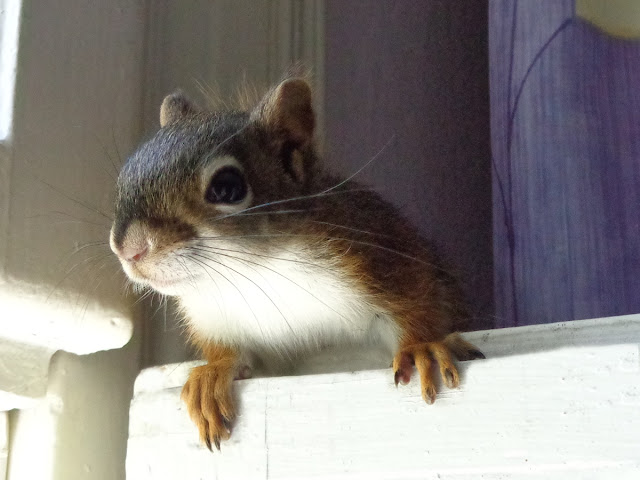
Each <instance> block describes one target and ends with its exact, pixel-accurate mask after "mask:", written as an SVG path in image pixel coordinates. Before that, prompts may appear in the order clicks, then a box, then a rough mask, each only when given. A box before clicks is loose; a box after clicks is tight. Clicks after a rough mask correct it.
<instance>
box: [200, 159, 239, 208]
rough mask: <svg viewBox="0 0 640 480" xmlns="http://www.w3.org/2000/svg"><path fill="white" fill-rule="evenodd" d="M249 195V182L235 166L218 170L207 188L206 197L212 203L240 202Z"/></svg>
mask: <svg viewBox="0 0 640 480" xmlns="http://www.w3.org/2000/svg"><path fill="white" fill-rule="evenodd" d="M246 196H247V184H246V182H245V181H244V178H243V176H242V173H241V172H240V170H238V169H237V168H235V167H225V168H222V169H220V170H218V171H217V172H216V173H215V175H214V176H213V178H212V179H211V182H210V183H209V187H208V188H207V192H206V194H205V198H206V199H207V201H208V202H211V203H238V202H241V201H242V200H244V197H246Z"/></svg>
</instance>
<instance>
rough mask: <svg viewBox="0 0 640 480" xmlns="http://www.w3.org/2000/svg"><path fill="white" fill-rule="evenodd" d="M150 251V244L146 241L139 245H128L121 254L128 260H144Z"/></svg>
mask: <svg viewBox="0 0 640 480" xmlns="http://www.w3.org/2000/svg"><path fill="white" fill-rule="evenodd" d="M148 251H149V245H148V244H147V243H146V242H145V243H144V244H138V245H126V246H124V247H122V249H121V250H120V256H121V257H122V258H123V259H125V260H126V261H127V262H132V263H134V262H139V261H140V260H142V259H143V258H144V257H145V255H146V254H147V252H148Z"/></svg>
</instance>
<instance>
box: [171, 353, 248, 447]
mask: <svg viewBox="0 0 640 480" xmlns="http://www.w3.org/2000/svg"><path fill="white" fill-rule="evenodd" d="M232 383H233V371H232V369H230V368H221V367H220V366H219V365H216V364H208V365H202V366H199V367H195V368H194V369H193V370H192V371H191V373H190V374H189V379H188V380H187V383H185V385H184V388H183V389H182V400H183V401H184V402H185V403H186V405H187V410H188V411H189V416H190V417H191V419H192V420H193V422H194V423H195V424H196V426H197V427H198V430H199V432H200V438H201V440H202V442H203V443H204V444H205V445H206V447H207V448H208V449H209V450H210V451H212V452H213V446H215V447H216V449H218V450H220V442H221V441H222V440H226V439H228V438H229V437H230V435H231V426H232V423H233V419H234V418H235V404H234V402H233V399H232V395H231V386H232Z"/></svg>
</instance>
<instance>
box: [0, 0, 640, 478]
mask: <svg viewBox="0 0 640 480" xmlns="http://www.w3.org/2000/svg"><path fill="white" fill-rule="evenodd" d="M63 3H64V2H63ZM605 5H606V8H605ZM0 6H2V8H1V9H0V26H1V28H0V34H1V39H2V44H1V47H2V54H1V55H0V61H1V66H2V71H1V75H0V82H1V87H2V88H1V90H2V92H3V96H2V103H1V104H0V116H1V117H2V118H0V134H1V135H2V137H1V138H0V302H2V303H1V305H2V308H3V312H2V313H0V318H1V321H2V322H3V324H2V325H3V328H2V331H1V332H0V354H1V360H2V362H3V365H4V366H5V367H6V368H4V369H2V371H0V400H1V402H0V403H1V406H2V407H3V410H6V411H9V410H10V409H12V408H25V407H31V408H28V409H23V410H13V411H12V413H11V414H10V415H8V416H7V415H0V430H2V429H4V431H5V433H6V435H0V438H3V437H4V438H7V439H8V444H9V445H10V446H11V448H10V449H6V448H5V450H4V452H5V454H4V456H3V454H2V449H0V459H3V458H4V462H5V464H4V467H5V468H6V466H7V465H6V464H7V459H10V462H9V470H8V472H9V477H8V478H10V479H12V480H16V479H19V478H25V479H27V478H56V479H62V478H64V479H68V478H123V472H124V466H123V465H124V455H125V452H126V435H127V412H128V405H129V400H130V398H131V395H132V389H133V381H134V378H135V376H136V375H137V374H138V372H139V370H140V369H141V368H144V367H147V366H151V365H164V364H169V363H172V362H183V361H184V360H186V359H188V358H191V357H192V356H193V353H192V352H191V351H189V349H188V347H187V346H186V342H185V338H184V336H183V334H182V329H181V327H180V325H179V321H178V320H177V317H176V315H175V312H174V311H173V308H172V306H171V304H168V305H167V304H164V303H160V302H159V299H158V298H157V297H155V298H154V297H151V298H147V299H144V300H142V301H140V300H139V299H137V297H135V296H134V295H131V294H129V293H126V291H125V290H124V289H123V287H122V284H123V280H124V278H123V275H122V273H121V272H120V268H119V266H118V263H117V261H116V259H115V258H114V257H113V256H112V255H111V253H110V251H109V249H108V245H107V244H106V239H107V235H108V229H109V225H110V221H111V218H110V217H111V213H112V206H111V202H112V199H113V186H114V181H115V180H114V177H115V176H116V175H117V170H118V167H119V166H120V165H121V164H122V163H123V162H124V161H125V159H126V157H127V155H128V154H130V153H131V152H133V151H134V149H135V147H136V145H137V144H139V143H140V142H141V141H142V140H144V139H145V138H148V137H149V136H150V135H151V134H152V133H153V132H154V131H155V130H156V129H157V128H158V126H159V125H158V114H159V107H160V103H161V101H162V99H163V97H164V96H165V95H166V94H167V93H170V92H172V91H173V90H175V89H176V88H181V89H183V90H184V91H186V92H187V93H188V94H189V95H190V96H191V97H193V98H194V99H196V100H198V101H203V100H204V98H203V94H202V89H203V87H204V88H206V89H213V90H215V91H217V92H218V94H219V95H220V96H221V97H222V98H224V97H227V96H229V95H232V94H233V93H234V92H235V90H236V88H237V87H238V85H239V84H241V83H243V82H245V81H246V82H248V83H250V84H253V85H255V86H256V87H258V88H261V87H268V86H269V85H271V84H273V83H274V82H276V81H277V80H278V79H279V78H280V77H281V76H282V74H283V73H284V72H285V71H286V70H287V69H288V68H289V67H290V66H291V65H292V64H294V63H296V62H299V61H301V62H303V63H304V64H305V65H306V66H308V67H309V68H310V69H311V71H312V72H313V83H314V94H315V99H314V101H315V108H316V113H317V115H318V126H319V127H318V142H319V147H320V149H321V151H322V152H323V155H324V160H325V163H326V164H327V165H328V166H330V167H331V168H332V169H334V170H336V171H339V172H341V173H343V174H345V175H350V174H351V173H353V172H355V171H357V170H358V169H359V168H360V167H361V166H362V165H363V164H365V163H366V162H367V161H368V160H369V159H371V158H372V157H374V156H376V155H377V159H376V160H375V161H374V162H373V163H372V164H371V165H370V166H368V167H367V168H366V169H364V170H363V171H362V172H361V173H360V174H359V175H358V177H357V179H359V180H360V181H362V182H364V183H367V184H369V185H371V186H372V187H373V188H375V189H376V190H377V191H379V192H380V193H381V194H382V195H383V196H384V197H385V198H387V199H388V200H390V201H391V202H393V203H394V204H395V205H397V206H398V207H399V208H400V209H401V211H402V212H403V213H404V214H405V215H406V216H407V217H408V218H410V219H411V220H412V221H413V222H414V223H415V224H416V225H417V226H418V227H419V229H420V230H421V232H422V233H423V234H424V235H425V237H427V238H429V239H431V240H433V241H434V243H435V244H436V245H437V246H438V247H439V248H440V250H441V251H442V252H443V253H444V255H445V256H446V257H447V259H448V260H449V262H450V264H451V265H452V268H454V269H455V271H456V272H457V273H458V275H459V277H460V278H461V280H462V282H463V287H464V291H465V294H466V296H467V299H468V301H469V304H470V306H471V311H472V314H473V315H472V319H471V321H470V324H469V329H473V330H478V329H488V328H500V327H511V326H519V325H527V324H536V323H551V322H559V321H568V320H574V319H583V318H593V317H605V316H613V315H621V314H626V313H634V312H638V311H640V296H639V295H638V293H637V292H638V286H639V285H638V281H639V280H638V278H640V214H639V210H638V207H637V206H638V204H639V203H638V200H639V199H638V196H639V195H640V193H638V192H640V189H639V188H638V187H640V118H639V116H640V113H639V112H640V108H639V107H640V95H638V93H637V92H638V88H637V86H638V85H640V41H639V40H638V37H639V35H640V3H638V2H637V1H635V0H610V1H608V2H602V1H598V0H541V1H535V2H534V1H528V0H527V1H524V0H522V1H517V0H489V1H487V0H476V1H468V0H424V1H392V0H376V1H367V0H348V1H343V0H213V1H212V0H183V1H180V2H169V1H166V2H164V1H152V0H108V1H101V2H89V1H74V2H68V3H65V4H64V5H62V4H61V3H60V2H44V1H41V0H24V1H22V2H20V1H18V0H0ZM130 338H131V341H129V339H130ZM127 342H129V343H128V344H127V346H126V347H125V348H123V349H119V350H112V351H107V352H103V351H102V350H108V349H117V348H119V347H122V346H123V345H125V344H126V343H127ZM56 352H58V353H56ZM69 352H70V353H69ZM90 352H99V353H93V354H91V355H86V354H88V353H90ZM79 355H83V356H79ZM96 410H98V411H99V412H100V414H99V415H95V411H96ZM7 422H8V423H7ZM7 425H9V426H10V428H8V427H7ZM78 425H81V426H82V427H80V429H79V427H78ZM7 428H8V430H7ZM0 433H2V432H1V431H0ZM34 436H37V437H38V439H39V445H40V448H41V450H42V461H41V462H37V464H36V463H34V462H32V461H30V458H31V455H32V448H31V447H32V443H33V438H34ZM97 441H100V442H103V445H102V447H103V449H106V451H107V452H108V454H107V455H105V454H104V452H103V453H98V452H97V450H96V449H95V448H93V447H92V446H94V445H95V444H96V443H95V442H97ZM61 445H65V447H64V448H61ZM0 446H1V445H0ZM7 452H8V453H7ZM1 466H3V465H2V463H1V462H0V467H1ZM34 468H39V469H41V470H39V473H34V470H33V469H34ZM42 472H46V473H42ZM96 472H101V473H96ZM0 476H1V475H0Z"/></svg>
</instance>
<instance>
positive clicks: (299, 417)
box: [127, 315, 640, 480]
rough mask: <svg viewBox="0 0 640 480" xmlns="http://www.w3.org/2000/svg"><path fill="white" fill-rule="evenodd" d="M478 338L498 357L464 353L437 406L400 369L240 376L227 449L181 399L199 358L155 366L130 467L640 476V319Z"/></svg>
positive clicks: (243, 472) (135, 427)
mask: <svg viewBox="0 0 640 480" xmlns="http://www.w3.org/2000/svg"><path fill="white" fill-rule="evenodd" d="M466 338H468V339H469V340H471V341H472V342H474V343H475V344H476V345H477V346H478V347H480V348H481V349H482V350H483V351H484V352H485V354H486V355H487V360H477V361H474V362H462V363H461V364H460V371H461V374H462V380H463V381H462V386H461V388H460V389H458V390H447V389H446V388H445V389H443V390H442V391H441V393H440V394H439V398H438V400H437V401H436V403H435V405H432V406H429V405H426V404H425V403H424V402H423V400H422V398H421V397H420V390H419V386H418V384H417V382H412V383H411V384H410V385H408V386H406V387H400V388H398V389H396V388H395V387H394V385H393V375H392V372H391V370H390V369H388V368H387V369H382V370H368V371H358V372H353V373H332V374H321V375H306V376H291V377H278V378H258V379H252V380H244V381H239V382H237V389H236V391H237V393H238V395H239V398H240V404H241V416H240V418H239V420H238V422H237V425H236V426H235V430H234V433H233V437H232V439H231V440H230V441H228V442H227V443H225V444H223V447H222V452H221V453H218V452H216V453H213V454H212V453H210V452H209V451H208V450H206V449H205V448H204V447H202V446H200V445H199V443H198V436H197V432H196V430H195V427H194V426H193V425H192V424H191V422H190V420H189V419H188V416H187V413H186V411H185V409H184V407H183V405H182V403H181V402H180V399H179V396H180V389H181V387H182V384H183V383H184V381H185V379H186V375H187V373H188V370H189V368H190V367H191V366H193V364H182V365H166V366H162V367H156V368H152V369H148V370H145V371H143V372H142V373H141V374H140V376H139V377H138V380H137V382H136V387H135V392H134V398H133V401H132V404H131V412H130V414H131V416H130V429H129V435H130V436H129V443H128V453H127V478H128V479H129V480H143V479H154V480H160V479H175V478H184V479H192V478H193V479H200V478H202V479H212V478H242V479H267V478H270V479H271V478H278V479H284V478H290V479H300V478H332V479H338V478H340V479H355V478H366V479H383V478H384V479H387V478H394V479H410V478H438V479H453V478H455V479H460V478H469V479H478V478H490V479H506V478H525V477H526V478H545V479H549V478H558V479H572V478H581V479H583V478H607V479H609V478H611V479H627V478H629V479H631V478H634V479H635V478H640V355H639V343H640V316H638V315H635V316H626V317H617V318H611V319H601V320H585V321H576V322H570V323H561V324H553V325H542V326H534V327H520V328H514V329H504V330H494V331H485V332H474V333H470V334H468V335H466ZM330 368H333V367H330Z"/></svg>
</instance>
